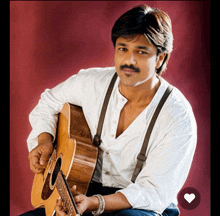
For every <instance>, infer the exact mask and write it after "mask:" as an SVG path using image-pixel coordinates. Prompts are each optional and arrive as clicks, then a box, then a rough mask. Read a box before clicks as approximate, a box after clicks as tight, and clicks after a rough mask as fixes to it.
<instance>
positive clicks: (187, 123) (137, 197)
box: [27, 67, 197, 214]
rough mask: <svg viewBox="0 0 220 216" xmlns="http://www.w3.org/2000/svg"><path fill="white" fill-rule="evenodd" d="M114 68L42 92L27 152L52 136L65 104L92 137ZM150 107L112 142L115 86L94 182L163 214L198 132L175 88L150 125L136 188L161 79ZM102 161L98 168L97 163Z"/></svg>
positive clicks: (117, 100)
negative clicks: (76, 110)
mask: <svg viewBox="0 0 220 216" xmlns="http://www.w3.org/2000/svg"><path fill="white" fill-rule="evenodd" d="M114 73H115V68H114V67H107V68H90V69H86V70H80V72H79V73H78V74H77V75H73V76H71V77H70V78H69V79H67V80H66V81H64V82H62V83H61V84H59V85H58V86H56V87H55V88H53V89H51V90H50V89H46V90H45V91H44V92H43V93H42V95H41V99H40V100H39V103H38V105H37V106H36V107H35V108H34V109H33V110H32V112H31V113H30V116H29V118H30V123H31V126H32V128H33V129H32V131H31V133H30V135H29V137H28V140H27V143H28V149H29V151H31V150H32V149H33V148H34V147H36V146H37V137H38V135H39V134H40V133H42V132H48V133H50V134H52V135H53V137H54V139H55V136H56V125H57V114H58V113H59V112H60V111H61V109H62V106H63V104H64V103H66V102H68V103H71V104H75V105H78V106H81V107H82V108H83V112H84V115H85V117H86V120H87V123H88V125H89V127H90V130H91V134H92V136H93V137H94V135H95V134H96V130H97V126H98V120H99V115H100V112H101V108H102V104H103V100H104V97H105V94H106V91H107V88H108V86H109V83H110V80H111V78H112V76H113V74H114ZM160 80H161V84H160V86H159V88H158V90H157V92H156V94H155V96H154V98H153V99H152V101H151V103H150V104H149V105H148V106H147V107H146V108H145V109H144V110H143V111H142V113H140V115H139V116H138V117H137V118H136V119H135V120H134V121H133V122H132V124H131V125H130V126H129V127H128V128H127V129H126V130H125V131H124V132H123V133H122V134H121V135H120V136H119V137H117V138H116V130H117V125H118V120H119V115H120V112H121V110H122V108H123V107H124V105H125V104H126V102H127V99H126V98H125V97H124V96H122V95H121V93H120V92H119V89H118V83H119V77H118V78H117V80H116V83H115V85H114V88H113V91H112V95H111V98H110V101H109V105H108V108H107V112H106V116H105V121H104V125H103V130H102V135H101V139H102V143H101V145H100V148H101V150H102V151H101V153H100V155H99V160H98V161H99V162H98V166H97V167H98V168H97V170H96V171H95V175H94V178H93V180H94V181H98V182H102V184H103V185H104V186H109V187H117V188H123V189H121V190H119V191H120V192H121V193H123V194H124V195H125V196H126V198H127V200H128V202H129V203H130V204H131V205H132V207H133V208H140V209H147V210H151V211H155V212H157V213H158V214H161V213H162V212H163V211H164V210H165V209H166V208H167V207H168V206H169V205H170V203H175V204H177V198H176V197H177V193H178V192H179V190H180V189H181V187H182V186H183V184H184V182H185V180H186V178H187V175H188V172H189V169H190V166H191V162H192V159H193V155H194V151H195V147H196V141H197V127H196V121H195V118H194V115H193V111H192V108H191V106H190V104H189V102H188V101H187V100H186V98H185V97H184V96H183V94H182V93H181V92H180V91H179V90H178V89H177V88H175V87H174V89H173V91H172V93H171V94H170V96H169V97H168V99H167V101H166V102H165V104H164V106H163V108H162V110H161V112H160V114H159V116H158V119H157V121H156V123H155V125H154V129H153V131H152V134H151V137H150V140H149V144H148V148H147V151H146V156H147V160H146V162H145V163H144V166H143V169H142V171H141V172H140V173H139V175H138V177H137V179H136V181H135V183H132V182H131V177H132V174H133V171H134V168H135V165H136V162H137V155H138V153H139V152H140V149H141V146H142V143H143V139H144V136H145V133H146V130H147V128H148V125H149V123H150V120H151V118H152V115H153V113H154V111H155V109H156V107H157V105H158V103H159V101H160V99H161V97H162V96H163V93H164V92H165V90H166V88H167V86H168V82H167V81H165V80H164V79H163V78H161V79H160ZM101 161H102V163H101Z"/></svg>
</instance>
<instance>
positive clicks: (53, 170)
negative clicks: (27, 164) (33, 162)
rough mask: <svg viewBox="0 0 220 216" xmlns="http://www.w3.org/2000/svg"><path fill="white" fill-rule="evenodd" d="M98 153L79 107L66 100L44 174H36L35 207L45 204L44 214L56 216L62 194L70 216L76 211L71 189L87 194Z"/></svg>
mask: <svg viewBox="0 0 220 216" xmlns="http://www.w3.org/2000/svg"><path fill="white" fill-rule="evenodd" d="M97 155H98V148H97V147H96V146H95V145H94V144H93V143H92V141H91V134H90V129H89V127H88V124H87V122H86V119H85V116H84V114H83V111H82V108H81V107H78V106H75V105H71V104H68V103H66V104H65V105H64V106H63V109H62V111H61V113H60V114H59V120H58V125H57V136H56V141H55V147H54V151H53V153H52V155H51V157H50V159H49V161H48V164H47V167H46V169H45V171H44V174H43V177H42V175H40V174H35V176H34V181H33V186H32V191H31V203H32V205H33V206H34V207H35V208H39V207H45V211H46V215H47V216H53V215H55V210H54V208H55V205H56V200H57V199H58V198H59V197H61V198H62V200H63V202H64V209H65V211H66V212H67V214H68V215H69V216H77V215H78V210H77V207H76V204H75V202H74V199H73V197H72V194H71V192H70V188H71V187H72V186H73V185H76V186H77V191H78V192H80V193H82V194H84V195H85V194H86V192H87V189H88V186H89V183H90V181H91V178H92V175H93V172H94V169H95V166H96V161H97Z"/></svg>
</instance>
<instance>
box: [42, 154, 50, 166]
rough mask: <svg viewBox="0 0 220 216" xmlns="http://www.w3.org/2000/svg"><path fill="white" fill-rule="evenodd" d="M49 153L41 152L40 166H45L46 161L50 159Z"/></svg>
mask: <svg viewBox="0 0 220 216" xmlns="http://www.w3.org/2000/svg"><path fill="white" fill-rule="evenodd" d="M50 155H51V152H49V151H42V154H41V157H40V165H44V166H45V165H46V164H47V162H48V160H49V159H50Z"/></svg>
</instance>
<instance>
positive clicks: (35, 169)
mask: <svg viewBox="0 0 220 216" xmlns="http://www.w3.org/2000/svg"><path fill="white" fill-rule="evenodd" d="M30 169H31V171H33V172H34V173H35V174H39V173H43V172H44V168H37V167H35V166H34V165H33V164H32V162H30Z"/></svg>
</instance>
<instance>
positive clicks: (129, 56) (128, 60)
mask: <svg viewBox="0 0 220 216" xmlns="http://www.w3.org/2000/svg"><path fill="white" fill-rule="evenodd" d="M124 63H125V64H127V65H136V63H137V62H136V60H135V55H134V53H133V52H127V53H126V56H125V59H124Z"/></svg>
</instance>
